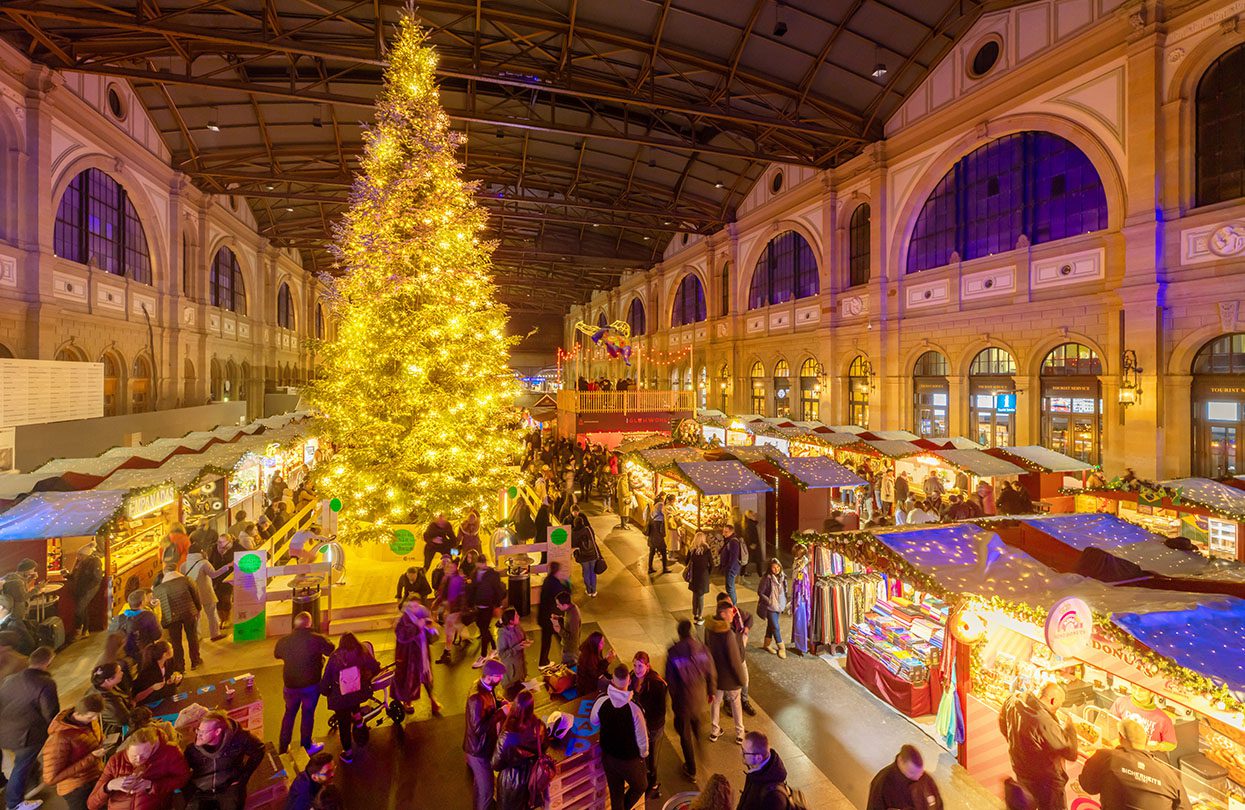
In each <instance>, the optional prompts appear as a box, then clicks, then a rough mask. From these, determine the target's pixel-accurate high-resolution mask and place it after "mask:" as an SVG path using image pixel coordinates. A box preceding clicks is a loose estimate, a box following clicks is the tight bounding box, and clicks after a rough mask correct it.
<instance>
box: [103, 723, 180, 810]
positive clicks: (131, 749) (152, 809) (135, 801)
mask: <svg viewBox="0 0 1245 810" xmlns="http://www.w3.org/2000/svg"><path fill="white" fill-rule="evenodd" d="M189 778H190V768H189V766H187V765H186V759H185V757H183V756H182V752H181V751H180V750H178V749H177V747H176V746H174V745H171V744H170V743H168V742H166V741H165V739H164V738H163V737H161V736H160V732H159V731H157V730H156V729H155V728H152V727H150V726H148V727H146V728H139V729H135V730H134V731H132V732H130V736H129V737H127V738H126V740H125V744H124V745H122V746H121V750H120V751H118V752H117V753H115V754H113V755H112V756H111V757H109V759H108V762H107V764H105V765H104V772H103V774H102V775H101V776H100V778H99V781H97V782H96V783H95V788H94V789H93V790H92V791H91V796H90V798H89V799H88V800H87V806H88V807H89V808H90V810H167V808H169V807H172V806H173V801H172V798H173V793H174V791H176V790H178V789H179V788H181V787H182V786H183V785H185V784H186V780H187V779H189Z"/></svg>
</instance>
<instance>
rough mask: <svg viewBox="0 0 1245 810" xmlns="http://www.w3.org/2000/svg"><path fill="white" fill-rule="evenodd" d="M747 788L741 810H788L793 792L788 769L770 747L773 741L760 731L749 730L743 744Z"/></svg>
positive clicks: (741, 801) (739, 809)
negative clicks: (788, 778)
mask: <svg viewBox="0 0 1245 810" xmlns="http://www.w3.org/2000/svg"><path fill="white" fill-rule="evenodd" d="M743 757H744V771H745V772H746V773H747V775H746V776H745V777H744V789H743V792H741V793H740V794H739V805H738V810H787V808H789V807H790V806H791V791H790V788H788V787H787V766H785V765H783V764H782V757H780V756H778V752H777V751H774V750H772V749H771V748H770V747H769V738H768V737H766V736H765V735H764V734H763V733H761V732H760V731H749V732H748V734H747V735H746V736H745V737H744V743H743Z"/></svg>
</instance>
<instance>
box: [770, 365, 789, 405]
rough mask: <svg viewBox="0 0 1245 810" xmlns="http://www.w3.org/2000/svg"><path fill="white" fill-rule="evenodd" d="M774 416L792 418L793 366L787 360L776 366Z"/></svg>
mask: <svg viewBox="0 0 1245 810" xmlns="http://www.w3.org/2000/svg"><path fill="white" fill-rule="evenodd" d="M774 416H791V366H789V365H787V361H786V360H779V361H778V362H777V363H775V364H774Z"/></svg>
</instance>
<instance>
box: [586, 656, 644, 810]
mask: <svg viewBox="0 0 1245 810" xmlns="http://www.w3.org/2000/svg"><path fill="white" fill-rule="evenodd" d="M630 677H631V673H630V672H628V671H627V667H626V666H625V665H623V664H619V665H618V666H616V667H614V677H613V678H612V679H611V680H610V685H609V687H608V688H607V689H606V691H605V694H604V695H602V696H601V697H599V698H597V702H596V703H594V704H593V705H592V712H591V713H590V714H589V716H588V719H589V720H590V721H591V722H592V724H593V725H594V726H596V725H599V726H600V727H601V735H600V746H601V769H602V770H604V771H605V782H606V785H608V787H609V793H610V810H630V808H632V807H635V804H636V802H638V801H639V800H640V798H641V797H642V796H643V795H644V790H645V788H646V787H647V786H648V775H647V774H646V773H645V771H644V760H645V758H646V757H648V750H649V739H648V728H647V726H646V725H645V723H644V713H643V712H642V711H640V707H639V706H637V705H636V704H635V703H634V702H633V701H632V700H631V691H630V690H629V689H627V682H628V680H629V679H630Z"/></svg>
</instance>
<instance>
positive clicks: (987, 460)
mask: <svg viewBox="0 0 1245 810" xmlns="http://www.w3.org/2000/svg"><path fill="white" fill-rule="evenodd" d="M900 473H907V474H908V478H909V479H911V482H912V492H913V494H914V496H915V497H928V495H929V493H928V492H927V491H926V482H927V481H928V480H929V476H930V475H931V474H933V475H934V476H935V477H937V479H938V481H939V483H940V484H941V487H942V492H943V493H945V494H948V495H951V494H956V495H959V496H961V497H964V498H967V497H968V496H969V495H972V494H973V493H975V492H977V490H978V488H979V487H980V486H981V483H982V482H983V481H984V482H986V484H987V485H988V486H989V487H990V488H991V490H992V491H993V492H994V493H995V494H998V493H999V492H1001V488H1002V484H1003V482H1004V481H1012V480H1016V479H1017V478H1018V477H1019V476H1021V475H1023V474H1024V473H1025V469H1024V468H1023V467H1018V466H1017V465H1015V464H1012V463H1011V462H1010V461H1005V460H1004V459H1001V458H996V457H994V456H992V455H990V454H988V453H986V452H984V451H982V450H972V449H967V450H954V449H953V450H933V451H930V452H926V453H922V454H921V455H918V456H903V457H901V458H898V459H896V460H895V474H896V475H899V474H900ZM931 486H932V484H931Z"/></svg>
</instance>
